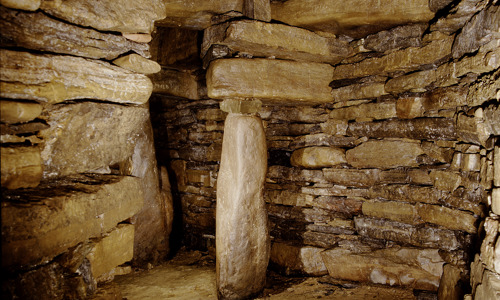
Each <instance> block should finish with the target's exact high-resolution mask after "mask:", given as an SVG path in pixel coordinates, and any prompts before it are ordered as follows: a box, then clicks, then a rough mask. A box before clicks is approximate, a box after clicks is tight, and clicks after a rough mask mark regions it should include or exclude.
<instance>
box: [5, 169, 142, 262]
mask: <svg viewBox="0 0 500 300" xmlns="http://www.w3.org/2000/svg"><path fill="white" fill-rule="evenodd" d="M139 181H140V180H139V179H138V178H135V177H123V176H113V175H100V176H98V175H94V176H90V175H87V176H85V175H78V176H74V177H71V178H65V179H64V180H61V181H57V180H56V181H52V182H47V183H44V184H43V185H40V186H39V187H37V188H36V189H24V190H22V191H21V190H19V191H13V192H9V193H6V192H4V193H3V195H2V198H3V199H4V201H3V202H2V256H3V257H2V266H4V267H13V266H17V267H28V266H33V265H37V264H40V263H42V262H45V261H48V260H50V259H52V258H54V257H55V256H57V255H59V254H61V253H62V252H64V251H66V249H68V248H70V247H73V246H75V245H77V244H78V243H81V242H83V241H85V240H87V239H89V238H97V237H100V236H101V235H103V234H105V233H106V232H108V231H110V230H111V229H112V228H113V227H115V226H116V224H117V223H119V222H121V221H123V220H126V219H128V218H130V217H132V216H133V215H134V214H136V213H137V212H138V211H139V210H140V209H141V207H142V205H143V192H142V189H141V187H140V185H139V184H140V182H139ZM19 197H21V198H22V199H25V200H26V201H28V202H29V203H30V204H26V205H22V206H21V205H16V204H15V202H13V201H15V199H18V198H19Z"/></svg>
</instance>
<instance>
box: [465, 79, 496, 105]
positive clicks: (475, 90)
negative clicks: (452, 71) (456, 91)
mask: <svg viewBox="0 0 500 300" xmlns="http://www.w3.org/2000/svg"><path fill="white" fill-rule="evenodd" d="M499 74H500V70H499V71H497V72H495V73H493V74H488V75H486V76H483V77H482V78H481V79H480V80H478V81H476V82H475V83H473V84H471V85H470V87H469V92H468V93H467V103H468V105H469V106H479V105H481V104H483V103H484V102H486V101H488V100H492V99H496V100H497V101H498V100H500V75H499Z"/></svg>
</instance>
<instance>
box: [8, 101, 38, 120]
mask: <svg viewBox="0 0 500 300" xmlns="http://www.w3.org/2000/svg"><path fill="white" fill-rule="evenodd" d="M41 113H42V106H41V105H40V104H38V103H33V102H17V101H7V100H2V101H0V120H1V121H2V122H4V123H7V124H13V123H25V122H28V121H32V120H34V119H35V118H36V117H38V116H39V115H40V114H41Z"/></svg>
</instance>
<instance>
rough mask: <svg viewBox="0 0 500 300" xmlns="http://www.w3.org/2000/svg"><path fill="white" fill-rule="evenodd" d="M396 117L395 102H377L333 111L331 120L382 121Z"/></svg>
mask: <svg viewBox="0 0 500 300" xmlns="http://www.w3.org/2000/svg"><path fill="white" fill-rule="evenodd" d="M394 117H396V104H395V103H394V102H375V103H366V104H360V105H357V106H348V107H343V108H337V109H333V110H332V111H331V113H330V118H331V119H335V120H360V121H362V120H373V119H375V120H380V119H390V118H394Z"/></svg>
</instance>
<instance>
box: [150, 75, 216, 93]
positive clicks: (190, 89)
mask: <svg viewBox="0 0 500 300" xmlns="http://www.w3.org/2000/svg"><path fill="white" fill-rule="evenodd" d="M149 78H150V79H151V81H152V82H153V92H154V93H158V94H169V95H173V96H178V97H182V98H187V99H192V100H199V99H201V98H203V97H204V96H205V95H206V90H205V88H206V87H205V86H204V83H203V82H202V81H201V80H200V78H198V76H196V75H195V74H191V73H189V72H182V71H177V70H173V69H162V70H161V71H160V72H158V73H155V74H152V75H150V76H149Z"/></svg>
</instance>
